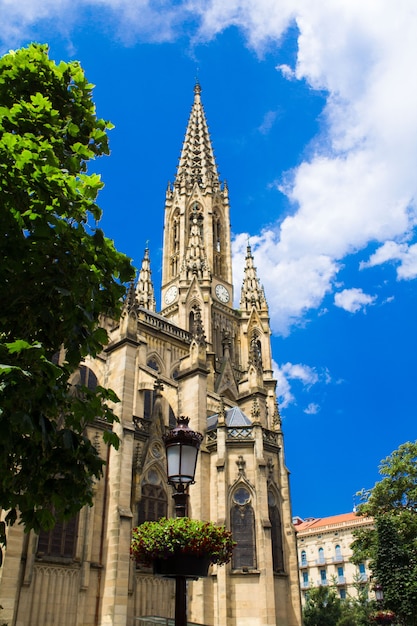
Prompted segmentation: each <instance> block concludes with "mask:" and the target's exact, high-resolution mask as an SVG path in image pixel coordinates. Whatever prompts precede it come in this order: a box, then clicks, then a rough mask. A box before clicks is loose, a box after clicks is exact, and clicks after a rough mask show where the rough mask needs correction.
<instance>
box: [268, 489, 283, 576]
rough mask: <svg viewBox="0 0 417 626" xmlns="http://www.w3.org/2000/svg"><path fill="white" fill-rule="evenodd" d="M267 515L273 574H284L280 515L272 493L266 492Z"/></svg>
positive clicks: (270, 491)
mask: <svg viewBox="0 0 417 626" xmlns="http://www.w3.org/2000/svg"><path fill="white" fill-rule="evenodd" d="M268 515H269V521H270V522H271V543H272V567H273V570H274V572H278V573H282V572H284V569H285V568H284V548H283V543H282V523H281V514H280V512H279V508H278V501H277V498H276V496H275V494H274V492H273V491H272V490H271V489H270V490H269V491H268Z"/></svg>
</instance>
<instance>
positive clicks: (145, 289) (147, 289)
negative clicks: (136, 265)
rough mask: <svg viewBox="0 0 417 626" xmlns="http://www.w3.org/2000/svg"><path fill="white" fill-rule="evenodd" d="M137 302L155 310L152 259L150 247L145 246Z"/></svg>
mask: <svg viewBox="0 0 417 626" xmlns="http://www.w3.org/2000/svg"><path fill="white" fill-rule="evenodd" d="M135 295H136V302H137V303H138V305H139V306H140V307H144V308H145V309H149V310H150V311H155V309H156V303H155V295H154V289H153V283H152V272H151V261H150V258H149V248H148V247H146V248H145V255H144V257H143V259H142V267H141V268H140V271H139V278H138V284H137V285H136V294H135Z"/></svg>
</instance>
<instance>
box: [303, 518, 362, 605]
mask: <svg viewBox="0 0 417 626" xmlns="http://www.w3.org/2000/svg"><path fill="white" fill-rule="evenodd" d="M294 522H295V530H296V533H297V545H298V567H299V576H300V589H301V598H302V602H303V604H304V602H305V599H306V594H307V593H308V590H309V589H311V588H312V587H319V586H322V585H325V586H333V587H335V588H336V590H337V594H338V595H339V597H340V598H342V599H345V598H348V597H357V593H358V585H364V584H366V583H369V581H370V577H371V572H370V571H369V565H368V563H361V564H360V565H356V564H354V563H352V562H351V560H350V559H351V556H352V550H351V547H350V546H351V544H352V542H353V541H354V539H355V538H354V536H353V532H354V531H355V530H358V529H362V528H364V529H365V528H370V527H372V526H373V519H372V518H370V517H361V516H359V515H357V514H356V513H343V514H341V515H333V516H332V517H323V518H310V519H307V520H304V521H303V520H301V519H300V518H295V520H294Z"/></svg>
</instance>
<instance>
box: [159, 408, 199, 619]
mask: <svg viewBox="0 0 417 626" xmlns="http://www.w3.org/2000/svg"><path fill="white" fill-rule="evenodd" d="M189 421H190V420H189V418H188V417H184V416H183V415H181V416H180V417H179V418H178V419H177V425H176V427H175V428H173V429H172V430H170V431H169V432H168V433H167V434H166V435H164V437H163V440H164V443H165V450H166V457H167V475H168V484H170V485H172V486H173V487H174V489H175V493H174V494H173V496H172V497H173V498H174V502H175V516H176V517H185V516H186V514H187V508H188V507H187V504H188V498H189V495H188V492H187V489H188V486H189V485H192V484H193V483H194V482H195V481H194V476H195V468H196V465H197V455H198V450H199V448H200V444H201V442H202V440H203V435H202V434H201V433H196V432H194V431H193V430H191V429H190V428H189V427H188V422H189ZM175 626H187V578H186V577H185V576H176V577H175Z"/></svg>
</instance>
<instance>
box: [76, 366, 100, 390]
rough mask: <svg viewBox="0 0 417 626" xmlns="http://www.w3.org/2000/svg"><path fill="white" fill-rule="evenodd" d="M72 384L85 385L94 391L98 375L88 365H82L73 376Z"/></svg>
mask: <svg viewBox="0 0 417 626" xmlns="http://www.w3.org/2000/svg"><path fill="white" fill-rule="evenodd" d="M72 385H73V386H74V387H78V386H79V385H83V386H85V387H87V389H90V390H91V391H93V390H94V389H95V388H96V387H97V385H98V380H97V376H96V375H95V374H94V372H93V370H91V369H90V368H89V367H87V366H86V365H80V366H79V368H78V370H77V372H75V374H74V376H73V378H72Z"/></svg>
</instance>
